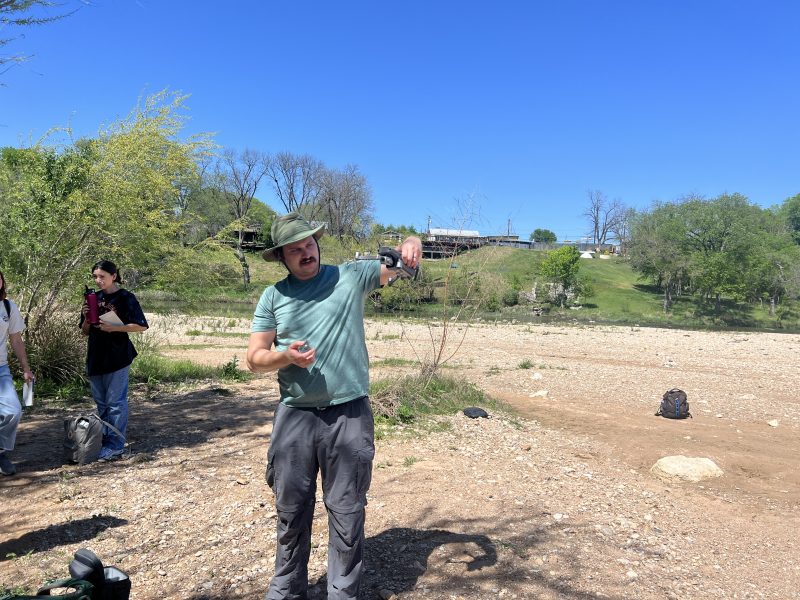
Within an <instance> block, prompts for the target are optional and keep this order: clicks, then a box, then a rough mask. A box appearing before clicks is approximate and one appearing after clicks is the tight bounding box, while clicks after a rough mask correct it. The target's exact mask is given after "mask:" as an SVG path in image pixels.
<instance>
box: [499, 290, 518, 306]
mask: <svg viewBox="0 0 800 600" xmlns="http://www.w3.org/2000/svg"><path fill="white" fill-rule="evenodd" d="M517 304H519V290H517V289H514V288H513V287H512V288H510V289H507V290H506V291H505V292H503V306H516V305H517Z"/></svg>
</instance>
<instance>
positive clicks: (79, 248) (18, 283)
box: [0, 92, 207, 328]
mask: <svg viewBox="0 0 800 600" xmlns="http://www.w3.org/2000/svg"><path fill="white" fill-rule="evenodd" d="M183 99H184V98H183V97H181V96H179V95H176V94H168V93H166V92H161V93H158V94H154V95H153V96H150V97H148V98H147V99H145V100H144V102H142V103H141V104H139V105H138V106H137V107H136V108H135V109H134V110H133V111H132V112H131V114H130V115H129V116H128V117H127V118H125V119H123V120H120V121H119V122H116V123H114V124H112V125H111V126H110V127H109V128H108V129H106V130H104V131H101V132H100V134H99V136H98V137H97V138H95V139H90V140H79V141H77V142H75V143H72V144H67V145H62V146H56V145H53V146H47V145H45V144H44V142H42V143H40V144H37V145H36V146H34V147H32V148H27V149H5V150H4V151H3V153H2V158H3V160H2V163H1V164H0V193H2V196H3V197H4V198H5V201H6V202H5V211H6V212H5V215H4V218H3V219H0V236H1V237H2V239H3V240H4V263H5V264H9V265H10V268H9V270H10V272H11V273H12V274H13V278H14V281H15V293H16V294H17V297H18V298H20V300H21V301H22V306H23V309H24V312H25V313H26V314H27V316H28V318H29V319H30V320H31V324H32V326H33V327H34V328H35V327H37V326H39V325H41V324H42V323H43V322H44V321H45V320H46V319H47V318H48V316H49V315H51V314H52V313H53V312H54V308H55V307H56V306H57V305H58V304H59V303H60V302H62V301H68V302H74V301H75V296H76V295H77V293H78V291H79V289H80V288H81V286H82V284H83V283H86V282H88V274H89V267H90V266H91V264H92V263H93V262H94V261H96V260H97V259H98V258H110V259H112V260H114V261H115V262H117V263H118V264H120V266H121V267H122V269H123V272H124V273H125V274H126V280H127V284H128V285H131V284H134V285H135V283H136V282H137V281H138V282H141V281H148V280H152V279H153V276H154V274H155V273H156V272H157V271H158V270H159V269H160V268H162V267H163V265H164V262H165V261H167V260H169V259H170V254H171V251H172V250H173V249H174V246H175V245H176V244H177V243H178V235H177V233H178V227H179V224H178V221H177V219H176V217H175V211H174V207H175V205H176V202H177V195H178V188H177V186H176V185H175V182H177V181H179V180H181V179H182V178H183V177H185V176H186V175H187V174H188V173H190V172H191V171H192V170H193V169H194V168H195V166H196V162H195V158H196V156H195V154H196V152H197V151H198V150H199V149H200V148H201V147H204V145H205V144H206V143H207V140H206V139H205V138H203V137H200V138H191V139H190V140H188V141H180V140H179V139H178V138H177V135H178V133H179V131H180V129H181V127H182V123H183V119H182V117H181V114H180V111H181V109H182V106H183Z"/></svg>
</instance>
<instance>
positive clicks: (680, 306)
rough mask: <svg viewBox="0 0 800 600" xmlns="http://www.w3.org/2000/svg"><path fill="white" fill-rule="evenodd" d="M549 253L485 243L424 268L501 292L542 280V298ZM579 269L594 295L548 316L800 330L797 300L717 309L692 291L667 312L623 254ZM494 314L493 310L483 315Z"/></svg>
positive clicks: (517, 314)
mask: <svg viewBox="0 0 800 600" xmlns="http://www.w3.org/2000/svg"><path fill="white" fill-rule="evenodd" d="M545 255H546V254H545V253H544V252H538V251H530V250H517V249H513V248H501V247H488V246H487V247H483V248H480V249H478V250H475V251H471V252H468V253H466V254H464V255H461V256H458V257H456V259H455V261H454V264H455V265H456V269H451V268H450V265H449V261H446V260H438V261H425V262H424V264H423V268H424V269H425V270H426V271H428V272H429V274H430V275H431V276H432V277H434V278H435V279H438V280H440V281H441V280H444V279H445V278H446V277H447V272H448V271H460V270H467V271H468V272H470V273H473V274H474V275H476V276H479V277H481V279H482V280H483V281H484V284H483V286H482V289H483V293H484V294H485V293H486V291H487V290H490V291H494V292H495V293H502V291H503V289H504V288H505V287H509V288H510V287H512V286H516V287H518V288H520V289H522V290H523V291H530V290H532V289H533V286H534V285H535V284H537V283H538V285H539V298H541V299H542V300H544V298H542V293H543V291H542V287H541V286H542V283H543V281H542V279H541V277H540V276H539V274H538V269H539V264H540V263H541V261H542V260H543V258H544V257H545ZM580 273H581V275H582V276H583V277H585V278H586V279H588V280H589V281H590V282H591V287H592V288H593V294H592V295H591V296H590V297H588V298H582V299H581V304H580V306H581V308H579V309H566V310H564V311H561V310H559V309H557V308H553V307H550V306H549V305H547V309H548V310H547V312H546V314H545V316H544V317H543V319H545V320H569V321H574V320H577V321H585V322H588V321H594V322H603V323H622V324H631V325H634V324H638V325H660V326H670V327H687V328H745V329H746V328H757V329H775V330H783V331H786V330H794V331H796V330H798V329H800V318H799V317H798V311H797V307H796V305H794V306H792V305H785V306H783V307H782V308H781V310H780V313H779V316H780V318H779V316H777V315H776V316H770V315H769V311H768V310H767V308H766V307H762V306H760V305H759V304H752V303H744V302H739V303H737V302H734V301H732V300H730V299H726V300H724V301H723V307H722V311H721V312H720V313H719V314H717V313H716V312H715V310H714V306H713V303H711V302H707V301H703V300H702V299H698V298H695V297H691V296H684V297H681V298H677V299H676V300H675V302H674V304H673V306H672V307H671V309H670V311H669V312H668V313H666V314H665V313H664V308H663V296H662V293H661V291H660V290H659V289H658V288H657V287H656V286H654V285H652V284H651V283H650V282H648V281H643V280H641V279H639V277H638V275H637V274H636V273H635V272H634V271H633V270H632V269H631V267H630V264H629V263H628V261H627V260H626V259H624V258H620V257H615V256H612V257H609V258H608V259H599V258H594V259H582V260H581V262H580ZM530 313H531V310H530V307H529V306H522V305H521V306H516V307H510V308H503V309H502V310H501V311H500V312H498V313H496V314H495V315H494V318H515V319H518V320H528V319H532V320H535V319H536V317H532V316H531V315H530ZM483 316H484V318H492V316H493V315H492V314H484V315H483Z"/></svg>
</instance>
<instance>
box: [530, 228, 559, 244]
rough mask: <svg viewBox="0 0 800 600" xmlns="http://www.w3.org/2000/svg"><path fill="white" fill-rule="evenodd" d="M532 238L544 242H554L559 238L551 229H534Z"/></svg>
mask: <svg viewBox="0 0 800 600" xmlns="http://www.w3.org/2000/svg"><path fill="white" fill-rule="evenodd" d="M530 239H531V240H532V241H534V242H538V243H542V244H553V243H555V242H556V240H557V239H558V238H557V237H556V234H555V233H553V232H552V231H550V230H549V229H534V230H533V233H531V236H530Z"/></svg>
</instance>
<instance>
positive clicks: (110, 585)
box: [69, 548, 131, 600]
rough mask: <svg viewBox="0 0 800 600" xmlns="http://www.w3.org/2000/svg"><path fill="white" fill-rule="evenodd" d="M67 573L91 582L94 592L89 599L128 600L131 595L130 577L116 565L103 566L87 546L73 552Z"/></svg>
mask: <svg viewBox="0 0 800 600" xmlns="http://www.w3.org/2000/svg"><path fill="white" fill-rule="evenodd" d="M69 574H70V575H72V576H73V577H75V578H78V579H84V580H86V581H88V582H90V583H91V584H92V586H93V588H94V593H93V594H92V596H91V600H128V598H129V597H130V595H131V580H130V578H129V577H128V576H127V575H126V574H125V573H123V572H122V571H120V570H119V569H117V568H116V567H104V566H103V563H102V561H101V560H100V559H99V558H97V555H96V554H95V553H94V552H92V551H91V550H89V549H88V548H81V549H80V550H78V551H77V552H76V553H75V558H74V560H73V561H72V562H71V563H70V564H69Z"/></svg>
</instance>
